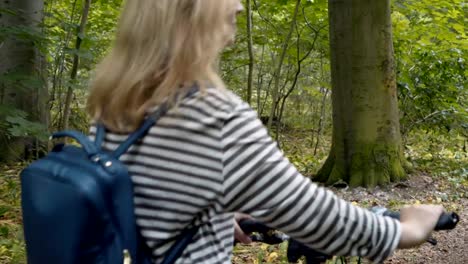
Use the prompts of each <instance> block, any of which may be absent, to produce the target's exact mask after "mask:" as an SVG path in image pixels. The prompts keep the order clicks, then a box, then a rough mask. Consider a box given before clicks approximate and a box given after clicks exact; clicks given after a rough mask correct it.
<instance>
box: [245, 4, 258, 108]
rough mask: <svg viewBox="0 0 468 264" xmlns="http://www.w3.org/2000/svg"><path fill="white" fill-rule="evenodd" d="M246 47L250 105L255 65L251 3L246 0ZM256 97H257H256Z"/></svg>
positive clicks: (248, 99) (250, 102)
mask: <svg viewBox="0 0 468 264" xmlns="http://www.w3.org/2000/svg"><path fill="white" fill-rule="evenodd" d="M247 47H248V50H249V73H248V80H247V102H248V103H249V105H250V104H252V86H253V70H254V64H255V57H254V51H253V40H252V2H251V0H247ZM257 96H258V95H257Z"/></svg>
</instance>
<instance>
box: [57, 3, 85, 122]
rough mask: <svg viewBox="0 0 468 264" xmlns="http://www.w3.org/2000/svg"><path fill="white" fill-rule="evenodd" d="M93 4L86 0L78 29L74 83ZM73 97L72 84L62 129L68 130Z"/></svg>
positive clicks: (67, 96) (72, 80) (67, 97)
mask: <svg viewBox="0 0 468 264" xmlns="http://www.w3.org/2000/svg"><path fill="white" fill-rule="evenodd" d="M90 6H91V0H86V1H85V5H84V7H83V14H82V16H81V23H80V28H79V30H78V34H77V36H76V45H75V51H76V53H75V55H74V57H73V67H72V70H71V76H70V80H71V81H70V83H73V82H74V81H75V80H76V77H77V75H78V66H79V64H80V56H79V55H78V52H79V51H80V48H81V43H82V41H83V37H84V33H85V28H86V23H87V22H88V14H89V8H90ZM72 98H73V88H72V86H69V87H68V88H67V95H66V98H65V106H64V110H63V120H62V122H61V124H62V126H63V127H62V128H61V129H62V130H67V129H68V126H69V125H68V123H69V120H70V112H71V101H72Z"/></svg>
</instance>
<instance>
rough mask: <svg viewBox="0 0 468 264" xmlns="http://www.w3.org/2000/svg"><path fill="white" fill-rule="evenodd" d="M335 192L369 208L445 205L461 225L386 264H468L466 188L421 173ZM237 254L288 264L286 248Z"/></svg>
mask: <svg viewBox="0 0 468 264" xmlns="http://www.w3.org/2000/svg"><path fill="white" fill-rule="evenodd" d="M332 190H333V191H334V192H335V193H336V194H337V195H339V196H340V197H343V198H344V199H346V200H348V201H353V202H356V203H358V204H359V205H361V206H363V207H366V208H367V207H372V206H385V207H387V208H393V209H397V208H400V207H401V206H403V205H405V204H415V203H416V204H417V203H438V204H440V203H441V204H443V205H444V206H445V207H446V208H447V210H449V211H455V212H457V213H458V214H459V215H460V218H461V221H460V223H459V224H458V226H457V228H456V229H455V230H452V231H441V232H437V233H435V235H434V238H435V239H436V240H437V241H438V244H437V245H436V246H432V245H430V244H429V243H426V244H424V245H422V246H420V247H419V248H416V249H409V250H398V251H396V252H395V254H394V255H393V256H392V257H391V258H390V259H388V260H386V261H385V264H387V263H388V264H390V263H392V264H407V263H408V264H422V263H424V264H426V263H428V264H432V263H433V264H468V199H467V198H468V188H467V186H466V185H465V186H463V185H462V184H460V183H459V184H456V183H451V182H449V181H447V180H443V181H439V180H434V179H432V178H431V177H429V176H427V175H424V174H421V173H419V174H416V175H413V176H411V177H410V179H409V180H408V181H406V182H403V183H399V184H396V185H393V186H390V187H386V188H375V189H373V190H366V189H364V188H356V189H337V188H332ZM237 250H238V253H237V254H235V256H234V261H233V262H234V263H236V264H244V263H274V264H277V263H278V264H279V263H281V264H283V263H287V262H285V260H284V256H282V254H284V247H281V246H277V247H268V248H267V247H265V246H264V245H258V244H255V245H249V246H240V247H237ZM282 250H283V252H282ZM262 251H264V252H262ZM275 251H278V252H279V254H280V256H279V257H277V258H276V257H275V258H273V259H274V260H271V261H268V255H269V254H270V255H271V253H272V252H275ZM259 252H260V253H259ZM259 255H261V256H265V257H264V258H263V261H258V256H259ZM270 259H272V258H271V257H270ZM331 263H335V262H334V261H333V262H331ZM338 263H339V262H338ZM354 263H355V262H350V263H349V264H354ZM363 263H368V262H366V261H364V262H363Z"/></svg>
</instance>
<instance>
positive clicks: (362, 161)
mask: <svg viewBox="0 0 468 264" xmlns="http://www.w3.org/2000/svg"><path fill="white" fill-rule="evenodd" d="M329 18H330V45H331V67H332V68H331V72H332V87H333V89H332V102H333V141H332V148H331V151H330V155H329V157H328V159H327V161H326V162H325V164H324V166H323V167H322V169H321V170H320V171H319V173H318V175H317V178H316V179H317V180H319V181H322V182H326V183H328V184H333V183H336V182H338V181H340V180H344V181H345V182H347V183H349V184H350V185H351V186H375V185H384V184H386V183H389V182H390V181H398V180H400V179H402V178H404V177H405V176H406V174H405V171H404V169H403V164H404V156H403V150H402V143H401V136H400V125H399V115H398V104H397V91H396V80H395V79H396V77H395V68H394V59H393V44H392V26H391V19H390V0H379V1H375V0H330V1H329Z"/></svg>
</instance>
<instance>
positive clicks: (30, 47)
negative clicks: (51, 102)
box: [0, 0, 48, 162]
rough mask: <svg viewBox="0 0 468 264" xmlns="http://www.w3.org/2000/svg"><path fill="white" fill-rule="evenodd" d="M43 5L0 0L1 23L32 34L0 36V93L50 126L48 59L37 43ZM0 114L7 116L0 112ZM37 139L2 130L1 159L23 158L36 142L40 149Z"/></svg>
mask: <svg viewBox="0 0 468 264" xmlns="http://www.w3.org/2000/svg"><path fill="white" fill-rule="evenodd" d="M43 9H44V1H43V0H13V1H11V0H10V1H0V10H3V11H0V27H1V28H14V27H16V28H19V27H22V28H23V29H26V30H27V32H28V34H30V36H29V35H28V36H26V37H25V36H24V35H18V36H16V35H12V36H7V37H6V39H3V40H0V79H1V81H0V94H2V95H3V96H1V98H0V99H1V101H0V104H1V105H3V106H6V107H8V108H11V109H17V110H21V111H23V112H25V113H26V114H27V119H28V120H29V121H32V122H39V123H42V124H44V125H46V126H47V125H48V124H47V121H48V111H47V108H46V105H47V97H48V94H47V86H46V82H45V80H44V79H45V78H44V76H42V74H44V72H45V71H44V68H45V66H44V65H45V60H44V57H43V56H42V55H41V54H40V51H39V47H38V45H37V43H39V42H41V41H42V37H41V36H42V32H41V27H40V24H41V22H42V21H43ZM5 10H8V11H6V12H5ZM13 34H14V33H13ZM12 76H15V77H12ZM7 79H9V80H10V81H6V80H7ZM13 79H14V80H13ZM12 80H13V81H12ZM0 118H2V119H3V118H6V116H2V115H1V113H0ZM36 143H37V140H36V139H33V138H30V137H23V138H11V137H10V135H8V134H7V132H6V131H0V162H9V161H16V160H19V159H22V158H24V156H25V151H26V146H27V145H31V144H34V145H36V146H35V147H34V148H35V149H37V148H38V146H37V144H36Z"/></svg>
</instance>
